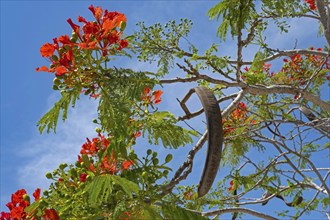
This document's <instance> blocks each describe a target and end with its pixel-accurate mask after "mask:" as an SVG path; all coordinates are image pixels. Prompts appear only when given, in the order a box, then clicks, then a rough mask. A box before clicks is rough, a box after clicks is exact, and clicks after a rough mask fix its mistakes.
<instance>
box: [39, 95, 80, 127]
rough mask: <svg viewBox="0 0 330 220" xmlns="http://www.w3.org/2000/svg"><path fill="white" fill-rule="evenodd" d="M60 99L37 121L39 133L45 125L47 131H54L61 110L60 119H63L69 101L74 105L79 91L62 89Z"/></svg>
mask: <svg viewBox="0 0 330 220" xmlns="http://www.w3.org/2000/svg"><path fill="white" fill-rule="evenodd" d="M61 95H62V97H61V99H60V100H59V101H57V102H56V103H55V104H54V106H53V108H52V109H50V110H49V111H48V112H47V113H46V114H45V115H44V116H43V117H42V118H41V119H40V120H39V122H38V124H37V126H38V127H39V131H40V133H42V132H43V131H44V129H45V128H46V127H47V133H49V132H50V131H51V130H53V131H54V132H55V133H56V127H57V122H58V118H59V116H60V113H61V110H62V120H63V121H65V120H66V119H67V117H68V109H69V106H70V103H71V105H72V107H74V106H75V103H76V100H77V99H79V95H80V91H78V90H71V91H62V92H61Z"/></svg>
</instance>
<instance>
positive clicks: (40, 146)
mask: <svg viewBox="0 0 330 220" xmlns="http://www.w3.org/2000/svg"><path fill="white" fill-rule="evenodd" d="M53 98H54V97H52V96H51V97H50V98H49V99H51V100H52V99H53ZM96 106H97V105H96V103H95V102H94V101H88V100H85V99H83V100H81V101H80V102H79V101H78V103H77V106H76V108H74V109H71V110H70V111H69V116H68V120H67V121H65V122H64V123H63V122H62V121H61V120H59V123H58V128H57V133H56V134H46V133H44V134H43V135H39V134H34V135H33V136H32V137H31V139H30V140H28V141H27V142H25V143H24V146H22V147H20V149H22V150H21V151H20V153H19V157H22V159H24V160H25V161H26V163H25V164H24V165H23V166H22V167H21V168H20V170H19V171H18V176H19V177H20V179H19V184H20V185H24V186H26V188H27V189H28V190H29V189H30V191H33V190H34V189H35V188H37V187H40V188H42V189H47V188H48V185H49V181H47V180H46V177H45V173H46V172H49V171H50V172H51V171H53V170H54V169H55V168H57V167H58V165H59V164H60V163H63V162H66V163H74V162H75V161H76V160H77V156H76V155H78V154H79V150H80V148H81V145H82V144H83V143H84V142H85V140H86V139H85V138H86V137H93V136H95V131H94V129H95V124H93V123H92V119H93V118H94V117H95V115H96V111H97V110H96ZM27 180H29V181H27Z"/></svg>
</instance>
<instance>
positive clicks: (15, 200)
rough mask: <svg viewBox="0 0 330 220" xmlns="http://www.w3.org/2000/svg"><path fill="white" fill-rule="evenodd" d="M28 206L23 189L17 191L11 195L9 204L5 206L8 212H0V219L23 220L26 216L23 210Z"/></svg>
mask: <svg viewBox="0 0 330 220" xmlns="http://www.w3.org/2000/svg"><path fill="white" fill-rule="evenodd" d="M29 205H30V202H29V201H28V200H27V194H26V191H25V189H20V190H17V191H16V192H15V193H14V194H12V195H11V202H8V203H7V204H6V206H7V207H8V209H9V211H10V212H7V213H5V212H1V216H0V219H1V220H3V219H25V218H26V216H27V214H26V212H24V209H25V208H26V207H28V206H29Z"/></svg>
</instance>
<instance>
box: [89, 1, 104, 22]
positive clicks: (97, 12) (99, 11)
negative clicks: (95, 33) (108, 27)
mask: <svg viewBox="0 0 330 220" xmlns="http://www.w3.org/2000/svg"><path fill="white" fill-rule="evenodd" d="M88 9H89V10H90V11H91V12H92V13H93V15H94V17H95V18H96V20H97V21H99V20H100V18H101V16H102V13H103V11H102V8H101V7H96V8H94V6H93V5H91V6H89V7H88Z"/></svg>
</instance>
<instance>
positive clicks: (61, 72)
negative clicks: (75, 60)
mask: <svg viewBox="0 0 330 220" xmlns="http://www.w3.org/2000/svg"><path fill="white" fill-rule="evenodd" d="M55 70H56V74H55V75H56V76H63V75H64V74H65V73H67V72H68V70H67V68H65V67H64V66H58V67H56V69H55Z"/></svg>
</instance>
